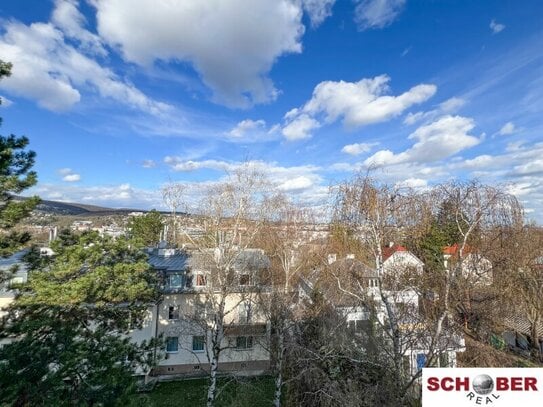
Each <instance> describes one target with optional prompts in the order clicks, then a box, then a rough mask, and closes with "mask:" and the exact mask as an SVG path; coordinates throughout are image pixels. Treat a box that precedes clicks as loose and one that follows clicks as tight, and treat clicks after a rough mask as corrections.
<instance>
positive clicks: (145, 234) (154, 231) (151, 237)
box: [128, 209, 163, 247]
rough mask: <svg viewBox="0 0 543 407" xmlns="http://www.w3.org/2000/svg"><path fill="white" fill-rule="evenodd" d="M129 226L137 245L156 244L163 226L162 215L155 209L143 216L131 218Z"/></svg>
mask: <svg viewBox="0 0 543 407" xmlns="http://www.w3.org/2000/svg"><path fill="white" fill-rule="evenodd" d="M128 228H129V229H130V237H131V239H132V241H133V242H135V243H136V244H137V245H141V246H144V247H149V246H156V245H157V244H158V242H159V240H160V233H161V232H162V228H163V219H162V215H161V214H160V212H158V211H156V210H154V209H153V210H152V211H150V212H149V213H147V214H145V215H143V216H138V217H133V218H132V219H130V222H129V223H128Z"/></svg>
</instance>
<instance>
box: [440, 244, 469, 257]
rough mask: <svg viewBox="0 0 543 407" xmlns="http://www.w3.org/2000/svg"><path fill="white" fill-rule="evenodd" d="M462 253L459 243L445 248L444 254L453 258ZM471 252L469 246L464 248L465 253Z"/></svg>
mask: <svg viewBox="0 0 543 407" xmlns="http://www.w3.org/2000/svg"><path fill="white" fill-rule="evenodd" d="M459 251H460V246H459V245H458V243H455V244H453V245H452V246H445V247H444V248H443V254H449V255H451V256H454V255H456V254H457V253H458V252H459ZM470 251H471V249H470V247H469V246H468V245H465V246H464V253H469V252H470Z"/></svg>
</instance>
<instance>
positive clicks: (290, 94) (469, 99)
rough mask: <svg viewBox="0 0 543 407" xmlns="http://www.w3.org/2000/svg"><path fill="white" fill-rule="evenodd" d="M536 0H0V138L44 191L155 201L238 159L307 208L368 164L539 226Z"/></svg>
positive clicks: (542, 116)
mask: <svg viewBox="0 0 543 407" xmlns="http://www.w3.org/2000/svg"><path fill="white" fill-rule="evenodd" d="M541 21H543V2H541V1H539V0H523V1H520V2H519V1H518V0H500V1H497V0H495V1H494V0H492V1H491V0H480V1H473V0H440V1H437V0H207V1H200V0H177V1H176V0H86V1H85V0H81V1H76V0H56V1H52V0H51V1H46V0H3V1H2V2H1V3H0V59H3V60H5V61H10V62H12V63H13V73H12V76H11V77H9V78H6V79H3V80H2V81H1V82H0V96H1V97H2V100H3V104H2V106H1V107H0V116H2V117H3V119H4V121H3V126H2V129H1V131H2V134H7V133H14V134H17V135H22V134H25V135H27V136H28V137H29V138H30V142H31V148H32V149H33V150H35V151H36V152H37V154H38V158H37V164H36V170H37V171H38V174H39V185H38V186H37V187H36V188H34V190H33V192H35V193H38V194H39V195H40V196H41V197H43V198H46V199H56V200H65V201H78V202H84V203H92V204H98V205H105V206H113V207H139V208H151V207H160V206H161V196H160V193H159V192H158V190H159V188H160V187H161V185H163V184H164V183H165V182H168V181H169V180H171V181H180V182H186V183H189V184H194V183H202V182H213V181H214V180H217V179H220V178H221V177H223V176H224V174H225V171H228V170H230V169H232V168H236V166H238V165H240V164H241V163H243V162H245V161H247V160H249V161H253V162H254V163H255V165H257V166H259V167H260V168H261V169H262V170H263V171H265V172H266V173H267V174H268V175H269V176H270V177H271V178H272V179H273V180H274V181H275V182H277V184H278V185H279V188H281V189H282V190H284V191H285V192H288V193H290V194H292V195H293V196H294V197H295V198H296V199H298V200H300V201H301V202H304V203H309V204H315V205H318V204H319V203H322V202H323V200H325V199H326V195H327V192H328V187H329V185H331V184H334V183H335V182H338V181H340V180H343V179H346V178H348V177H350V176H352V174H353V171H358V170H364V169H367V168H369V167H371V168H374V174H375V175H376V176H377V177H378V178H381V179H382V180H384V181H387V182H391V183H402V184H404V185H409V186H413V187H418V188H425V187H427V186H429V185H432V184H434V183H437V182H443V181H446V180H449V179H468V178H478V179H480V180H481V181H483V182H485V183H502V184H504V185H505V186H506V187H507V188H508V189H509V191H510V192H512V193H514V194H516V196H517V197H518V198H519V199H520V200H521V201H522V202H523V203H524V205H525V207H526V209H527V212H528V213H529V214H530V216H532V217H533V218H535V219H539V220H540V221H541V220H543V215H541V213H542V212H543V177H542V175H543V26H542V25H541Z"/></svg>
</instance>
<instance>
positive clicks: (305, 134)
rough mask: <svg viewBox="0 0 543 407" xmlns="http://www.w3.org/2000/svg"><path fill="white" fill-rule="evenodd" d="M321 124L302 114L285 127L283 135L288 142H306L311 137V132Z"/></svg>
mask: <svg viewBox="0 0 543 407" xmlns="http://www.w3.org/2000/svg"><path fill="white" fill-rule="evenodd" d="M320 126H321V124H320V123H319V122H318V121H317V120H315V119H314V118H312V117H310V116H309V115H307V114H301V115H299V116H297V117H296V118H295V119H294V120H292V121H290V122H289V123H288V124H286V125H285V126H284V127H283V130H282V133H283V136H285V138H286V139H287V140H290V141H294V140H304V139H308V138H310V137H311V132H312V131H313V130H315V129H318V128H319V127H320Z"/></svg>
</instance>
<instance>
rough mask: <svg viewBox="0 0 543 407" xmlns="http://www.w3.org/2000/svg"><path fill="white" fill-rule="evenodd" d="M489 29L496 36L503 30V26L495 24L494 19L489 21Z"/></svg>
mask: <svg viewBox="0 0 543 407" xmlns="http://www.w3.org/2000/svg"><path fill="white" fill-rule="evenodd" d="M489 27H490V29H491V30H492V34H497V33H499V32H501V31H503V30H504V29H505V25H503V24H500V23H497V22H496V20H494V19H492V20H491V21H490V26H489Z"/></svg>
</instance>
